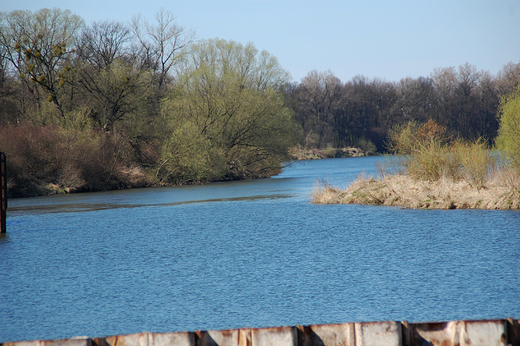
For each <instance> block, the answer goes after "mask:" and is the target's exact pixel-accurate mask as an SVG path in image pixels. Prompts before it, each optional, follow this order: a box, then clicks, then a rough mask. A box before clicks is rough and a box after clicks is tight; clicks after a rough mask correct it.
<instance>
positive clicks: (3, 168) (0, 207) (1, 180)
mask: <svg viewBox="0 0 520 346" xmlns="http://www.w3.org/2000/svg"><path fill="white" fill-rule="evenodd" d="M6 210H7V165H6V163H5V153H4V152H1V151H0V233H5V232H6V227H5V225H6V222H5V219H6V218H7V213H6Z"/></svg>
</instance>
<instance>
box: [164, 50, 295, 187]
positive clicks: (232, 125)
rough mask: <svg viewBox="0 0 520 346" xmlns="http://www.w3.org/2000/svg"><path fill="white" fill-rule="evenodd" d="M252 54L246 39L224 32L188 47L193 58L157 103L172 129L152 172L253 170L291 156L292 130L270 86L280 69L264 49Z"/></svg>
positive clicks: (185, 174) (199, 175)
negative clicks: (221, 36)
mask: <svg viewBox="0 0 520 346" xmlns="http://www.w3.org/2000/svg"><path fill="white" fill-rule="evenodd" d="M257 54H258V53H257V51H256V50H255V49H254V47H252V45H247V46H245V47H244V46H242V45H240V44H237V43H235V42H232V41H229V42H228V41H224V40H210V41H202V42H201V43H200V44H198V45H195V46H194V47H193V56H192V62H191V63H190V65H188V66H186V68H185V70H184V73H183V74H181V76H180V77H179V79H178V82H177V84H176V87H175V88H174V90H175V91H174V92H172V93H171V95H170V96H169V98H168V99H167V100H166V101H165V102H164V104H163V107H162V113H163V116H164V117H165V118H166V119H167V120H168V122H169V128H170V131H171V134H170V137H169V138H168V140H167V142H166V144H165V145H164V146H163V149H162V163H163V164H162V165H161V169H162V170H163V171H162V172H161V173H160V174H159V175H158V176H163V177H168V179H169V180H173V181H176V180H178V179H180V180H184V179H187V178H188V179H190V180H196V181H213V180H222V179H237V178H251V177H259V176H267V175H269V174H272V173H273V172H276V171H278V170H280V168H281V165H282V163H283V162H285V161H287V160H289V158H290V157H289V153H288V150H289V147H291V146H293V145H294V144H295V143H296V141H297V135H298V132H297V127H296V125H295V124H294V122H293V120H292V112H291V111H290V110H289V109H287V108H286V107H284V106H283V100H282V97H281V95H280V94H279V93H278V92H276V90H275V87H276V86H277V85H279V84H280V83H282V82H284V80H285V78H286V73H285V72H284V71H283V70H282V69H281V68H280V67H279V65H278V64H277V63H276V60H275V59H274V58H272V57H270V56H269V55H268V54H267V53H266V52H262V53H260V55H257ZM164 169H167V172H168V173H167V174H166V173H165V172H164Z"/></svg>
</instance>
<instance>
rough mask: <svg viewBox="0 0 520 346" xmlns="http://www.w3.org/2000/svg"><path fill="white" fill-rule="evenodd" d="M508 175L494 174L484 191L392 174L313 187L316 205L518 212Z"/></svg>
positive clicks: (517, 195)
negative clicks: (346, 184) (343, 186)
mask: <svg viewBox="0 0 520 346" xmlns="http://www.w3.org/2000/svg"><path fill="white" fill-rule="evenodd" d="M514 180H515V177H514V175H513V173H512V172H510V171H508V170H505V171H501V172H499V173H497V174H496V175H495V176H494V177H493V178H492V179H491V180H490V181H489V182H488V183H487V186H486V188H483V189H476V188H475V187H473V186H471V185H470V184H469V183H468V182H466V181H453V180H451V179H448V178H443V179H440V180H438V181H435V182H429V181H424V180H415V179H414V178H413V177H411V176H410V175H406V174H395V175H389V176H385V177H380V178H374V177H365V176H360V177H358V179H357V180H356V181H354V182H353V183H352V184H351V185H350V186H349V187H348V188H347V189H345V190H341V189H339V188H337V187H334V186H330V185H328V184H326V183H323V182H321V183H320V184H319V185H318V186H316V187H315V189H314V191H313V195H312V201H313V203H316V204H365V205H381V206H397V207H403V208H412V209H520V188H519V187H518V186H520V184H518V183H519V182H518V179H517V178H516V180H517V182H516V184H515V185H512V184H514Z"/></svg>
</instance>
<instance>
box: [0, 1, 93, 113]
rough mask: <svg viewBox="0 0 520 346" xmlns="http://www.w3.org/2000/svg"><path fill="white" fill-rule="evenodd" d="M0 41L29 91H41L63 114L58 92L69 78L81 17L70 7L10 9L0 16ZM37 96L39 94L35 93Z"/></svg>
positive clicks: (61, 91)
mask: <svg viewBox="0 0 520 346" xmlns="http://www.w3.org/2000/svg"><path fill="white" fill-rule="evenodd" d="M0 23H1V24H0V45H2V46H3V47H4V49H5V51H6V54H5V56H6V58H7V59H8V60H9V61H10V62H11V64H12V66H14V68H15V69H16V71H17V72H18V75H19V77H20V79H22V80H23V81H24V82H25V83H26V85H27V87H28V88H29V89H30V90H31V91H32V92H33V93H38V92H39V91H42V92H43V93H44V94H46V95H47V100H48V101H49V102H52V103H53V104H54V105H55V106H56V108H57V110H58V112H59V115H60V121H61V120H63V119H64V118H65V112H64V109H63V106H62V100H61V96H62V94H63V90H64V88H63V87H64V86H65V84H66V83H68V82H70V78H71V65H70V60H71V58H72V55H73V54H74V50H73V49H70V48H69V47H70V46H72V44H73V42H74V40H75V35H76V34H77V32H78V30H79V29H80V28H81V27H82V25H83V20H82V19H81V18H80V17H78V16H76V15H73V14H71V12H70V11H68V10H65V11H62V10H59V9H52V10H50V9H42V10H39V11H38V12H36V13H34V14H33V13H31V12H30V11H13V12H10V13H2V14H1V16H0ZM37 99H38V101H40V100H39V95H37Z"/></svg>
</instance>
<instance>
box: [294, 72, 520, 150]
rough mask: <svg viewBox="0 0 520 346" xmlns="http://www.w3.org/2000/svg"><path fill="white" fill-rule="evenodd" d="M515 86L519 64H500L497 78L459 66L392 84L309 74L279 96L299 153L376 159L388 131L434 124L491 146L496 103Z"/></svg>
mask: <svg viewBox="0 0 520 346" xmlns="http://www.w3.org/2000/svg"><path fill="white" fill-rule="evenodd" d="M519 81H520V63H516V64H515V63H508V64H506V65H504V66H503V68H502V69H501V71H499V73H498V74H497V75H496V76H493V75H491V74H490V73H489V72H486V71H479V70H477V68H476V67H475V66H473V65H470V64H468V63H466V64H464V65H462V66H459V67H458V68H454V67H447V68H438V69H435V70H434V71H433V72H432V74H431V75H430V76H428V77H419V78H403V79H401V80H400V81H399V82H388V81H384V80H381V79H378V78H374V79H368V78H366V77H364V76H355V77H354V78H352V80H350V81H347V82H345V83H343V82H341V80H340V79H339V78H337V77H336V76H335V75H334V73H332V72H330V71H326V72H318V71H311V72H309V73H308V74H307V76H305V77H304V78H303V79H302V81H301V82H300V83H294V84H291V85H289V86H288V87H287V89H286V93H287V98H288V101H287V102H288V104H289V105H290V106H291V108H292V109H293V110H294V112H295V117H296V120H297V122H298V123H299V124H300V125H301V127H302V129H303V136H302V138H301V139H300V144H301V145H302V146H304V147H316V148H326V147H334V148H341V147H348V146H361V147H367V148H371V150H372V151H375V150H377V151H379V152H383V151H386V149H387V148H386V144H385V143H386V142H387V135H388V132H389V130H391V129H392V128H393V127H395V126H402V125H405V124H407V123H409V122H410V121H415V122H417V123H419V124H424V123H426V122H428V120H433V121H435V122H436V123H438V124H440V125H442V126H444V127H445V128H446V130H447V133H448V135H450V136H452V137H454V138H460V139H466V140H475V139H477V138H482V139H484V140H485V141H487V142H488V143H490V144H491V143H493V141H494V139H495V138H496V136H497V131H498V127H499V119H498V117H497V111H498V107H499V104H500V100H501V98H502V97H504V96H506V95H509V94H511V93H513V92H515V91H516V90H517V89H518V83H519Z"/></svg>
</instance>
